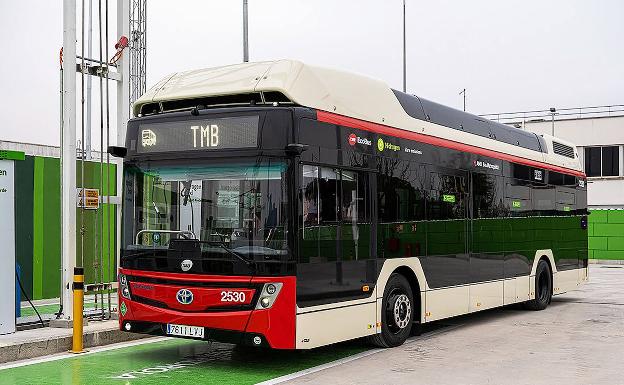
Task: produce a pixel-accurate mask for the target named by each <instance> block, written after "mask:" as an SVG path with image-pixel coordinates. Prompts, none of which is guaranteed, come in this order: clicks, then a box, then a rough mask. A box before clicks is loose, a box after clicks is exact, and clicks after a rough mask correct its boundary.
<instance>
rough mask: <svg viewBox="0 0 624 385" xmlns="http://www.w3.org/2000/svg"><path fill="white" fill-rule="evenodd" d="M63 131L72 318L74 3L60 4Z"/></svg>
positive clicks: (64, 237)
mask: <svg viewBox="0 0 624 385" xmlns="http://www.w3.org/2000/svg"><path fill="white" fill-rule="evenodd" d="M63 56H64V57H65V58H67V60H66V62H67V65H65V68H66V69H67V70H64V71H63V97H62V99H63V114H62V119H63V129H62V133H61V136H62V142H61V143H62V147H61V172H62V173H61V175H62V178H61V228H62V229H63V231H62V232H61V268H62V276H61V285H62V286H61V302H62V304H63V316H64V317H65V318H66V319H71V318H72V310H71V309H72V302H73V300H72V291H71V283H72V282H73V273H74V267H75V266H76V72H75V69H74V68H75V66H76V59H75V57H76V0H64V1H63Z"/></svg>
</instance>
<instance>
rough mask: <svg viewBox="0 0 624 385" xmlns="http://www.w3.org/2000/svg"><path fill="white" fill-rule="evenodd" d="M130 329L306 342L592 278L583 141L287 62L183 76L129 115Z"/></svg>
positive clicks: (530, 302) (126, 276)
mask: <svg viewBox="0 0 624 385" xmlns="http://www.w3.org/2000/svg"><path fill="white" fill-rule="evenodd" d="M133 114H134V118H132V119H131V120H130V121H129V122H128V127H127V138H126V145H125V147H117V148H111V149H110V152H111V153H113V154H117V156H123V157H124V166H123V168H124V181H123V209H122V210H123V211H122V217H123V219H122V241H121V245H120V248H121V250H120V253H121V257H120V268H119V272H118V273H119V274H118V277H119V278H118V279H119V327H120V329H121V330H123V331H127V332H135V333H146V334H155V335H168V336H176V337H181V338H192V339H199V340H217V341H225V342H231V343H234V344H241V345H249V346H257V347H267V348H273V349H310V348H315V347H319V346H323V345H328V344H332V343H336V342H340V341H345V340H350V339H356V338H362V337H365V338H367V339H369V340H370V342H372V343H373V344H375V345H377V346H381V347H394V346H398V345H401V344H402V343H403V342H404V341H405V340H406V339H407V338H408V337H409V335H410V330H411V328H412V327H419V325H421V324H424V323H427V322H432V321H437V320H441V319H445V318H449V317H454V316H458V315H462V314H468V313H472V312H477V311H480V310H484V309H491V308H495V307H500V306H505V305H510V304H523V305H524V307H525V308H527V309H531V310H542V309H545V308H546V307H547V306H548V304H549V303H550V302H551V298H552V296H553V295H558V294H561V293H564V292H566V291H568V290H572V289H575V288H577V287H578V286H579V285H581V284H582V283H584V282H585V281H587V279H588V259H587V258H588V252H587V215H588V212H587V189H586V176H585V174H584V173H583V171H582V168H581V165H580V162H579V157H578V153H577V150H576V148H575V146H574V145H573V144H571V143H568V142H566V141H564V140H561V139H558V138H555V137H552V136H548V135H536V134H534V133H531V132H527V131H523V130H521V129H517V128H514V127H511V126H507V125H503V124H499V123H496V122H493V121H489V120H486V119H484V118H481V117H479V116H476V115H472V114H468V113H465V112H463V111H458V110H455V109H452V108H449V107H445V106H443V105H440V104H437V103H434V102H432V101H429V100H427V99H424V98H422V97H418V96H414V95H409V94H406V93H403V92H400V91H397V90H394V89H392V88H390V87H389V86H388V85H387V84H385V83H384V82H382V81H379V80H375V79H371V78H368V77H365V76H361V75H357V74H352V73H347V72H343V71H339V70H334V69H327V68H321V67H316V66H311V65H307V64H304V63H301V62H299V61H292V60H279V61H270V62H258V63H244V64H237V65H231V66H225V67H219V68H210V69H204V70H196V71H189V72H182V73H176V74H174V75H171V76H168V77H167V78H165V79H163V80H162V81H160V82H159V83H157V84H156V85H155V86H154V87H153V88H151V89H150V90H148V91H147V92H146V93H145V95H143V96H142V97H141V98H140V99H139V100H137V101H136V102H135V103H134V104H133Z"/></svg>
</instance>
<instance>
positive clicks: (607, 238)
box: [483, 105, 624, 262]
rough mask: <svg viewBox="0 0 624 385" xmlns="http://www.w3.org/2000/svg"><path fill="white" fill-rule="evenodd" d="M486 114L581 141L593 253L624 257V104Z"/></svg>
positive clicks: (614, 258) (607, 257) (613, 258)
mask: <svg viewBox="0 0 624 385" xmlns="http://www.w3.org/2000/svg"><path fill="white" fill-rule="evenodd" d="M483 116H484V117H486V118H488V119H492V120H495V121H500V122H501V123H506V124H509V125H512V126H515V127H517V128H523V129H525V130H527V131H531V132H535V133H537V134H548V135H553V136H557V137H559V138H562V139H565V140H567V141H570V142H572V143H574V144H575V145H576V146H577V147H576V149H577V151H578V155H579V158H580V159H581V163H582V164H583V166H584V169H585V173H586V174H587V205H588V207H589V210H590V213H591V214H590V216H589V228H588V236H589V258H590V259H593V260H609V261H611V262H614V261H619V260H622V259H624V105H608V106H596V107H579V108H563V109H556V108H551V109H547V110H540V111H525V112H510V113H498V114H488V115H483Z"/></svg>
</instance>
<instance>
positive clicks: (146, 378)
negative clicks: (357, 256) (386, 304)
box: [0, 339, 367, 385]
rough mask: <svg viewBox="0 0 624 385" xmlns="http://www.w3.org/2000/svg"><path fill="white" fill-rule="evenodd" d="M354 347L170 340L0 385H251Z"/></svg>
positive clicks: (2, 378) (10, 374) (54, 364)
mask: <svg viewBox="0 0 624 385" xmlns="http://www.w3.org/2000/svg"><path fill="white" fill-rule="evenodd" d="M366 349H367V347H366V346H365V345H363V344H362V343H359V342H349V343H342V344H336V345H332V346H328V347H324V348H319V349H313V350H302V351H279V350H275V351H273V350H262V351H259V350H258V349H254V348H233V346H232V345H229V344H218V343H213V344H210V343H209V342H203V341H189V340H183V339H172V340H166V341H160V342H155V343H149V344H144V345H138V346H130V347H127V348H120V349H116V350H109V351H104V352H99V353H94V354H89V355H84V356H75V357H70V358H66V359H62V360H58V361H51V362H43V363H39V364H33V365H28V366H23V367H18V368H12V369H5V370H0V384H3V385H4V384H7V385H9V384H11V385H12V384H63V385H65V384H103V385H106V384H119V385H127V384H161V383H162V384H165V383H166V384H171V385H175V384H185V385H189V384H218V385H229V384H236V385H245V384H255V383H258V382H261V381H266V380H269V379H272V378H276V377H279V376H283V375H286V374H290V373H294V372H297V371H300V370H304V369H308V368H311V367H314V366H317V365H321V364H324V363H327V362H331V361H334V360H337V359H341V358H344V357H348V356H350V355H353V354H357V353H360V352H362V351H365V350H366Z"/></svg>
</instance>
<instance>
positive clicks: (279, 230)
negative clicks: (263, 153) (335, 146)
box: [124, 158, 287, 259]
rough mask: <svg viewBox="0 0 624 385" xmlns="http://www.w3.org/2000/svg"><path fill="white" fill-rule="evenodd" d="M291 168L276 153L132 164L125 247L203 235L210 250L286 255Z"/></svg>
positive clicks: (128, 177) (128, 174)
mask: <svg viewBox="0 0 624 385" xmlns="http://www.w3.org/2000/svg"><path fill="white" fill-rule="evenodd" d="M285 172H286V164H285V163H284V162H282V161H279V160H275V159H269V158H262V159H259V160H257V161H256V162H248V163H245V162H232V163H214V162H211V163H208V162H206V163H199V162H197V163H194V164H185V165H183V166H180V165H158V164H153V163H147V162H146V163H144V164H141V163H135V164H133V165H132V166H128V167H126V176H125V178H126V179H125V185H126V195H125V199H124V206H125V207H124V222H125V223H124V225H125V230H124V243H125V247H126V250H127V251H129V252H130V253H129V254H132V252H131V251H132V250H137V251H145V250H146V249H153V250H158V249H160V250H164V249H167V248H168V247H169V244H170V241H171V240H172V239H196V240H199V241H201V247H202V255H204V256H208V257H219V256H221V257H225V255H228V253H229V254H232V252H234V253H235V254H237V255H242V256H244V257H245V258H250V259H256V257H258V256H262V257H263V258H264V259H272V258H270V257H271V256H274V257H277V258H276V259H279V256H281V255H284V254H286V248H287V245H286V231H285V229H286V207H287V205H286V189H285V185H284V180H285V177H284V176H285ZM224 250H225V251H226V253H224Z"/></svg>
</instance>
